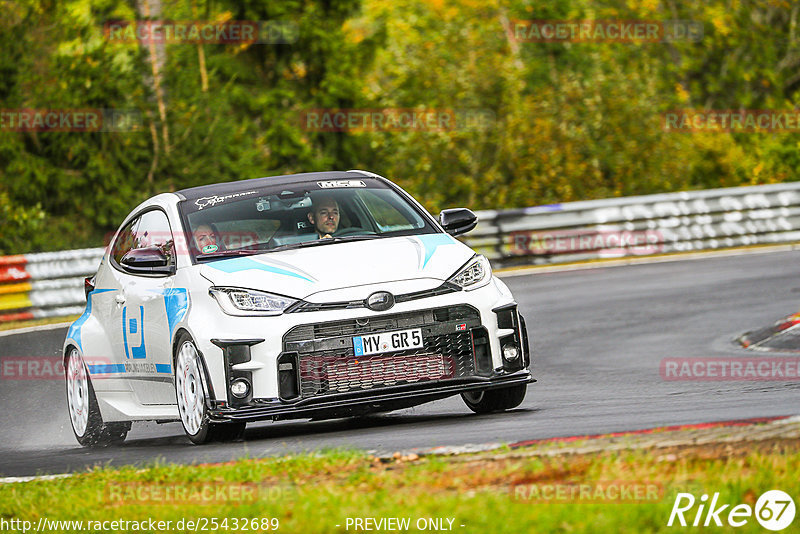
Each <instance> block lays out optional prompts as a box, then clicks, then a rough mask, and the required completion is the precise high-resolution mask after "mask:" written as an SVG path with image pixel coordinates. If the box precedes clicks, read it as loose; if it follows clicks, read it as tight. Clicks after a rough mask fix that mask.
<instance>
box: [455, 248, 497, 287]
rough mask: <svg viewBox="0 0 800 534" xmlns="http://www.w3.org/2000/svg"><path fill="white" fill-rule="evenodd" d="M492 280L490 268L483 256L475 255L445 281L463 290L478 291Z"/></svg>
mask: <svg viewBox="0 0 800 534" xmlns="http://www.w3.org/2000/svg"><path fill="white" fill-rule="evenodd" d="M491 278H492V266H491V265H490V264H489V260H487V259H486V257H485V256H481V255H480V254H476V255H475V256H474V257H473V258H472V259H471V260H469V261H468V262H467V264H466V265H465V266H464V267H462V268H461V269H459V270H458V272H457V273H456V274H454V275H453V276H451V277H450V278H449V279H448V280H447V281H448V282H450V283H452V284H455V285H457V286H459V287H461V288H463V289H466V290H471V289H478V288H479V287H483V286H485V285H486V284H488V283H489V280H491Z"/></svg>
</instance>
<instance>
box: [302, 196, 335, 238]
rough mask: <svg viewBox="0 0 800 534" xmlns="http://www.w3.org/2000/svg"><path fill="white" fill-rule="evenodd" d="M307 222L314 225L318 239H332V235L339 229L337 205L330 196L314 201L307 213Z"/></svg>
mask: <svg viewBox="0 0 800 534" xmlns="http://www.w3.org/2000/svg"><path fill="white" fill-rule="evenodd" d="M308 221H309V222H310V223H311V224H313V225H314V230H316V231H317V235H318V236H319V238H320V239H327V238H329V237H333V236H332V234H333V233H334V232H335V231H336V230H337V229H338V228H339V204H338V203H337V202H336V200H335V199H334V198H333V197H330V196H324V197H319V198H316V199H314V203H313V204H312V206H311V211H310V212H308Z"/></svg>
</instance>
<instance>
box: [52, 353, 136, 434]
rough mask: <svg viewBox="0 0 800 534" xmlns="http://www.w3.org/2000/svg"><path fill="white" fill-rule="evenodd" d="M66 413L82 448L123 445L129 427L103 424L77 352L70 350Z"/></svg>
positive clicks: (67, 369) (87, 374) (117, 424)
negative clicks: (114, 444) (67, 411)
mask: <svg viewBox="0 0 800 534" xmlns="http://www.w3.org/2000/svg"><path fill="white" fill-rule="evenodd" d="M66 384H67V409H68V410H69V419H70V423H72V432H73V433H74V434H75V438H76V439H77V440H78V443H80V444H81V445H83V446H84V447H97V446H106V445H110V444H112V443H121V442H123V441H125V438H126V437H127V435H128V431H129V430H130V429H131V424H130V423H103V417H102V416H101V415H100V407H99V406H98V404H97V397H96V396H95V394H94V388H93V387H92V381H91V379H90V378H89V373H88V371H87V369H86V364H84V362H83V358H81V355H80V353H79V352H78V349H76V348H72V349H71V350H70V352H69V355H68V356H67V365H66Z"/></svg>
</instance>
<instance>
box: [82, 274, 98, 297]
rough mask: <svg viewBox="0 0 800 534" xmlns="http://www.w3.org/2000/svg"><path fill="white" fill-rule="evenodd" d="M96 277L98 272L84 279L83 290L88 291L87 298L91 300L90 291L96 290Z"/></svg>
mask: <svg viewBox="0 0 800 534" xmlns="http://www.w3.org/2000/svg"><path fill="white" fill-rule="evenodd" d="M96 278H97V274H93V275H92V276H87V277H86V278H84V279H83V292H84V293H86V300H89V293H91V292H92V291H94V286H95V284H96V283H97V282H96Z"/></svg>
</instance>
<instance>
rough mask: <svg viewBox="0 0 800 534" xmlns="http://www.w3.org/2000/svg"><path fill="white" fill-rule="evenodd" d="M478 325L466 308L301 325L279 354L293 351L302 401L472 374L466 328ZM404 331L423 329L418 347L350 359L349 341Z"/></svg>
mask: <svg viewBox="0 0 800 534" xmlns="http://www.w3.org/2000/svg"><path fill="white" fill-rule="evenodd" d="M359 322H361V323H362V324H359ZM479 325H480V315H479V314H478V312H477V310H475V309H473V308H470V307H468V306H455V307H452V308H438V309H434V310H425V311H421V312H414V313H407V314H395V315H387V316H379V317H370V318H369V321H368V322H366V323H365V321H364V320H359V321H355V320H349V321H336V322H331V323H325V324H315V325H302V326H297V327H295V328H293V329H292V330H290V331H289V332H288V333H287V334H286V336H285V337H284V350H286V351H297V352H298V356H299V362H300V390H301V396H302V397H311V396H315V395H324V394H330V393H346V392H352V391H362V390H370V389H375V388H383V387H390V386H395V385H402V384H413V383H417V382H423V381H437V380H448V379H452V378H460V377H466V376H472V375H474V374H475V367H474V366H475V364H474V358H473V354H472V342H471V337H470V333H469V329H470V328H472V327H475V326H479ZM406 328H421V329H422V337H423V342H424V346H423V347H421V348H418V349H412V350H406V351H400V352H393V353H390V354H374V355H370V356H359V357H356V356H355V355H354V352H353V344H352V339H351V338H352V336H357V335H364V334H370V333H378V332H388V331H392V330H402V329H406Z"/></svg>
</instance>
